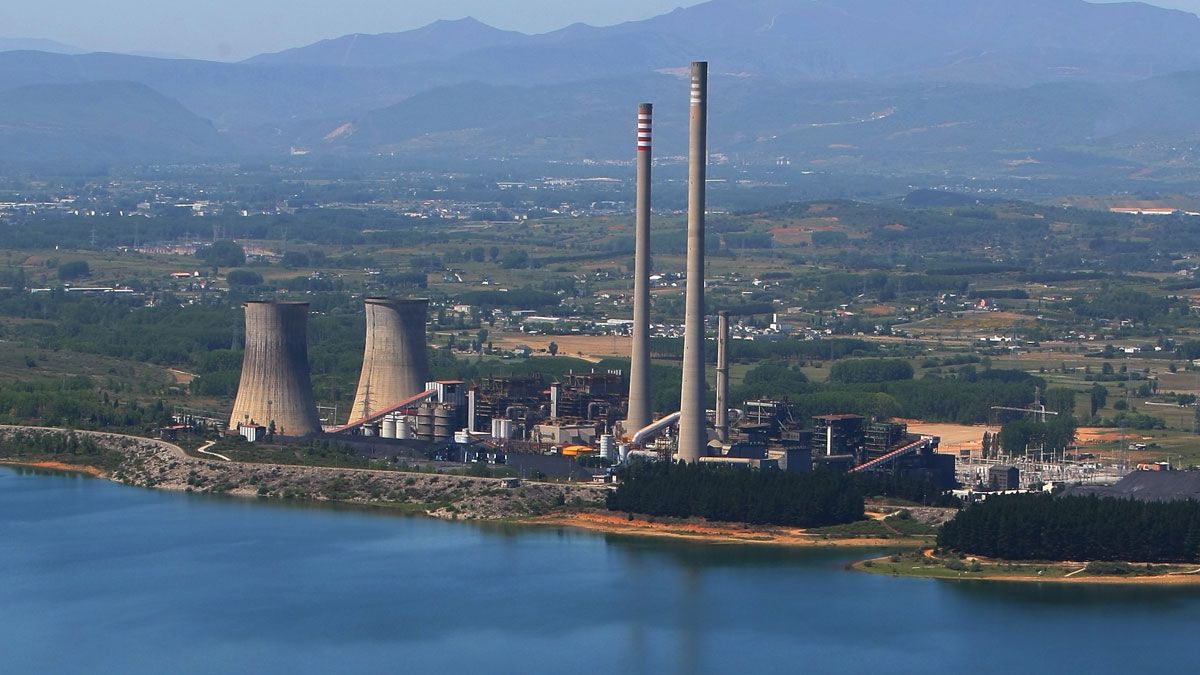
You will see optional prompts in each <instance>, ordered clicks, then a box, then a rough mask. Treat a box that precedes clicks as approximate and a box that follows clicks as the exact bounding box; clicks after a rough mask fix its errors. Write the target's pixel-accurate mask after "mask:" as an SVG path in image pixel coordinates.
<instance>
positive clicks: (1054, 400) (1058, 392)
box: [1046, 387, 1075, 415]
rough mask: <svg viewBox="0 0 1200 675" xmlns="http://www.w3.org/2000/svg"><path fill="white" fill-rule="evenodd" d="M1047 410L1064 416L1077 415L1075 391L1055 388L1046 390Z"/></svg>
mask: <svg viewBox="0 0 1200 675" xmlns="http://www.w3.org/2000/svg"><path fill="white" fill-rule="evenodd" d="M1046 409H1047V410H1053V411H1054V412H1058V413H1062V414H1064V415H1074V414H1075V390H1074V389H1067V388H1066V387H1054V388H1053V389H1047V390H1046Z"/></svg>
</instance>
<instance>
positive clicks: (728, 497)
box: [608, 462, 863, 527]
mask: <svg viewBox="0 0 1200 675" xmlns="http://www.w3.org/2000/svg"><path fill="white" fill-rule="evenodd" d="M608 508H609V509H610V510H613V511H627V512H631V513H641V514H646V515H651V516H673V517H677V518H692V517H700V518H706V519H708V520H713V521H725V522H738V523H751V524H756V525H788V526H795V527H821V526H824V525H837V524H840V523H850V522H854V521H856V520H862V518H863V494H862V492H861V489H860V487H859V486H858V485H857V484H856V483H855V482H854V480H853V478H852V477H850V476H848V475H846V474H841V473H832V472H815V473H788V472H784V471H751V470H748V469H736V468H735V469H730V468H723V467H713V466H705V465H702V464H672V463H670V462H639V463H636V464H634V465H633V466H631V467H629V468H627V469H625V470H624V471H623V472H622V474H621V483H620V485H619V486H618V487H617V489H616V490H614V491H613V492H610V493H609V495H608Z"/></svg>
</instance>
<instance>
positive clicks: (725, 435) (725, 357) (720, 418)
mask: <svg viewBox="0 0 1200 675" xmlns="http://www.w3.org/2000/svg"><path fill="white" fill-rule="evenodd" d="M716 427H717V438H718V439H720V441H721V442H722V443H728V442H729V312H724V311H722V312H717V419H716Z"/></svg>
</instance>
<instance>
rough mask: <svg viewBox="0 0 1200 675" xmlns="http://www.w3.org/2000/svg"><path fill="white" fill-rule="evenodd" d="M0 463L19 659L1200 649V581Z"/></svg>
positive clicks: (820, 657) (908, 668) (498, 663)
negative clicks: (663, 538)
mask: <svg viewBox="0 0 1200 675" xmlns="http://www.w3.org/2000/svg"><path fill="white" fill-rule="evenodd" d="M855 555H856V553H853V552H846V551H841V552H828V551H822V552H817V551H793V550H785V549H770V548H748V547H733V546H720V545H691V544H678V543H664V542H660V541H648V540H643V539H631V538H623V537H614V536H602V535H595V534H589V533H584V532H576V531H570V530H559V529H538V528H520V527H494V526H493V527H487V526H479V525H472V524H464V523H446V522H439V521H435V520H430V519H424V518H409V517H398V516H392V515H385V514H379V513H372V512H362V511H352V510H326V509H312V508H297V507H289V506H283V505H277V504H271V503H266V502H261V501H239V500H234V499H224V498H216V497H203V496H196V495H183V494H168V493H161V492H155V491H150V490H141V489H134V488H128V487H123V486H119V485H115V484H112V483H109V482H107V481H102V480H95V479H89V478H84V477H77V476H67V475H45V474H34V473H30V472H19V471H13V470H7V469H0V575H2V576H0V672H3V673H72V672H88V673H94V672H105V673H162V672H172V673H179V672H196V673H201V672H202V673H210V672H255V673H343V672H387V673H443V672H445V673H578V674H583V673H600V672H605V673H654V674H660V673H796V672H811V673H842V672H845V673H859V672H870V671H873V672H880V673H923V674H924V675H929V674H931V673H938V672H947V671H949V670H951V669H955V670H957V669H962V670H963V672H970V673H1008V672H1013V671H1018V670H1019V671H1024V672H1051V671H1053V672H1058V673H1077V672H1078V673H1166V672H1197V671H1200V656H1198V655H1197V653H1196V650H1195V649H1194V640H1195V639H1196V635H1197V634H1198V630H1200V592H1197V591H1196V590H1194V589H1188V588H1152V587H1139V588H1113V587H1078V586H1070V587H1064V586H1054V585H1021V584H995V583H980V582H976V583H950V582H938V581H930V580H921V579H896V578H887V577H878V576H872V575H866V574H860V573H855V572H848V571H845V570H844V569H843V568H844V565H845V563H847V562H848V561H850V560H852V559H853V558H854V557H855Z"/></svg>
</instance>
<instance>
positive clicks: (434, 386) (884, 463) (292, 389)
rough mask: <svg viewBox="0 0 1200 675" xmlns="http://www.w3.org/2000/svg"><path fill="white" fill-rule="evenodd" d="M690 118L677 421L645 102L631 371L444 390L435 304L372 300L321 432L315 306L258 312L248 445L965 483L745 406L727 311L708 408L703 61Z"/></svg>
mask: <svg viewBox="0 0 1200 675" xmlns="http://www.w3.org/2000/svg"><path fill="white" fill-rule="evenodd" d="M689 111H690V112H689V115H690V117H689V151H688V208H687V275H686V295H685V317H684V328H683V340H684V346H683V363H682V387H681V396H680V401H679V409H678V411H677V412H670V411H661V412H664V413H667V414H665V415H664V416H662V417H659V418H658V419H657V420H656V419H654V413H653V411H652V410H651V400H652V392H651V390H650V386H651V384H650V356H651V355H650V345H649V337H650V328H651V321H650V318H651V317H650V313H651V306H650V292H649V289H650V285H651V279H652V276H651V275H652V273H653V271H652V270H651V269H650V262H651V257H650V217H651V168H652V117H653V106H652V105H651V104H649V103H642V104H640V105H639V106H638V110H637V119H636V152H637V154H636V163H635V166H636V172H637V183H636V185H637V187H636V190H637V194H636V213H635V221H636V222H635V235H636V236H635V239H636V242H635V264H634V268H635V274H634V289H633V315H634V316H633V320H632V322H630V323H631V327H630V328H631V334H632V337H633V340H632V346H631V353H630V361H631V363H630V372H629V373H628V374H626V373H623V372H620V371H603V372H596V371H592V372H586V373H575V372H572V373H568V374H567V375H565V376H563V377H561V378H556V379H554V380H548V379H546V378H545V377H543V376H542V375H540V374H535V375H527V376H520V377H497V376H488V377H485V378H483V379H482V380H480V381H478V382H474V383H466V382H459V381H430V379H429V376H428V372H429V371H428V353H427V349H428V348H427V339H426V325H427V321H428V306H429V302H428V300H424V299H393V298H376V297H369V298H366V299H365V300H364V309H365V321H366V339H365V343H364V352H363V365H362V371H361V373H360V376H359V382H358V387H357V390H356V393H355V397H354V401H353V404H352V408H351V411H350V414H349V417H348V421H347V423H346V424H345V425H342V426H335V427H327V428H325V429H322V428H321V427H320V426H319V423H318V422H317V415H316V407H315V405H314V404H313V396H312V387H311V384H310V383H309V376H308V362H307V351H306V346H305V322H306V317H307V305H305V304H302V303H265V302H264V303H247V305H246V318H247V326H246V345H247V349H246V358H245V363H244V367H243V373H242V386H241V387H240V388H239V391H238V399H237V404H236V405H235V407H234V413H233V416H232V418H231V420H230V425H229V427H230V429H231V430H242V431H241V433H243V435H246V436H247V438H249V439H250V440H258V439H259V438H264V437H265V438H271V437H273V436H274V435H275V434H280V435H283V434H287V435H291V436H304V435H310V434H316V433H319V432H322V431H324V432H325V433H327V434H330V435H334V436H338V437H340V438H343V439H346V440H347V441H349V442H352V443H355V444H358V445H356V447H359V445H361V447H363V448H366V450H364V452H370V453H373V454H372V456H392V457H396V456H398V455H396V454H394V453H397V452H400V450H398V449H401V448H403V449H404V450H405V451H412V452H418V451H427V452H428V453H429V456H431V457H437V458H459V459H461V460H462V461H485V462H489V463H497V462H504V463H510V464H511V463H514V462H515V463H521V462H524V463H525V464H527V465H528V466H529V467H530V470H533V467H534V465H535V464H537V462H533V463H530V462H525V460H523V459H520V458H524V457H535V456H546V455H557V456H558V457H559V458H562V459H564V460H565V461H566V464H567V465H570V466H574V467H578V466H579V464H578V462H580V461H583V460H584V458H588V457H598V458H599V459H600V460H603V461H602V462H601V463H605V464H606V463H620V462H624V461H628V460H630V459H632V458H638V459H648V460H666V461H683V462H691V463H700V462H702V463H705V464H719V465H728V466H739V467H748V468H754V469H759V470H768V469H770V470H775V469H780V470H786V471H811V470H813V469H814V468H821V469H827V470H841V471H854V472H857V471H883V470H887V471H904V472H925V473H926V474H927V475H929V476H930V477H933V478H935V479H936V480H937V481H938V482H939V483H940V484H945V485H947V486H949V485H952V484H953V462H954V460H953V458H952V457H949V456H945V455H938V454H937V452H936V450H937V446H938V439H937V438H934V437H928V436H915V435H912V434H909V433H908V432H907V428H906V427H905V426H904V425H903V424H893V423H886V422H884V423H872V422H870V421H868V420H867V419H865V418H864V417H862V416H859V415H823V416H818V417H815V418H813V419H812V420H811V425H810V426H809V428H805V427H806V425H805V423H804V421H803V420H800V419H798V417H797V415H796V414H795V411H794V410H793V407H792V406H791V405H790V404H789V403H788V402H787V401H778V400H761V401H748V402H746V403H745V404H744V409H742V410H735V409H733V408H732V407H731V405H730V401H729V346H730V342H729V341H730V336H731V333H730V331H731V327H730V316H729V313H728V312H718V313H717V317H716V318H717V321H716V328H717V331H716V357H717V358H716V384H717V387H716V405H715V409H714V410H709V409H708V408H707V406H706V359H705V350H706V340H707V339H708V336H707V335H706V332H707V331H706V317H705V314H704V304H705V303H704V285H705V280H704V270H705V260H704V251H705V190H706V165H707V160H708V157H707V133H708V128H707V127H708V64H707V63H705V62H695V63H693V64H692V68H691V97H690V108H689ZM260 427H261V428H260ZM454 448H459V450H455V449H454ZM556 461H557V460H556ZM588 461H591V460H588ZM947 461H948V462H949V471H948V476H949V477H948V478H947V470H946V466H947ZM543 464H544V463H543ZM555 466H557V464H555ZM549 467H550V465H549V464H546V465H545V466H544V467H542V468H549ZM538 470H539V471H540V470H541V469H538ZM564 475H572V474H571V471H567V472H566V473H565V474H564ZM581 475H582V474H581Z"/></svg>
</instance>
